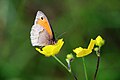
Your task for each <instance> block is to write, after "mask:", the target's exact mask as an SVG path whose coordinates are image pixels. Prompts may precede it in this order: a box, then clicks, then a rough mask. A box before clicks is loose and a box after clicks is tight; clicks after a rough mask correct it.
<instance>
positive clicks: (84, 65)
mask: <svg viewBox="0 0 120 80" xmlns="http://www.w3.org/2000/svg"><path fill="white" fill-rule="evenodd" d="M82 61H83V67H84V72H85V78H86V80H88V76H87V70H86V64H85V59H84V57H82Z"/></svg>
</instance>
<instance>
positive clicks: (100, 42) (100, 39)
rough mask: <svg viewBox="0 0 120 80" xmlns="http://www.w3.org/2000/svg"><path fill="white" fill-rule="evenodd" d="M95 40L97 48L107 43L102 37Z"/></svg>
mask: <svg viewBox="0 0 120 80" xmlns="http://www.w3.org/2000/svg"><path fill="white" fill-rule="evenodd" d="M95 40H96V43H95V44H96V46H99V47H101V46H102V45H104V43H105V41H104V40H103V39H102V37H101V36H98V37H97V38H96V39H95Z"/></svg>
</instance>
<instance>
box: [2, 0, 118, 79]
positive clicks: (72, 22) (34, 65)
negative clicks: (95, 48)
mask: <svg viewBox="0 0 120 80" xmlns="http://www.w3.org/2000/svg"><path fill="white" fill-rule="evenodd" d="M38 10H41V11H43V12H44V13H45V14H46V15H47V17H48V18H49V20H50V23H51V24H52V27H53V30H54V32H55V36H56V37H58V36H59V35H61V34H62V33H65V34H63V35H62V36H60V37H59V38H64V41H65V44H64V46H63V48H62V50H61V52H60V53H59V54H58V55H57V57H58V58H59V59H61V61H63V62H64V63H65V64H66V62H65V58H66V55H67V54H68V53H71V52H72V49H74V48H76V47H79V46H82V47H87V46H88V44H89V41H90V39H91V38H93V39H95V38H96V37H97V36H98V35H101V36H102V37H103V38H104V39H105V45H104V46H103V47H102V50H101V62H100V69H99V72H98V75H97V80H120V57H119V56H120V1H119V0H0V80H73V79H72V76H70V75H69V73H68V72H67V71H66V70H65V69H64V68H63V67H62V66H61V65H60V64H59V63H58V62H57V61H56V60H55V59H53V58H52V57H45V56H44V55H42V54H39V53H38V52H37V51H35V49H34V47H32V45H31V42H30V30H31V27H32V25H33V22H34V19H35V16H36V12H37V11H38ZM72 53H73V52H72ZM73 54H74V53H73ZM74 56H75V54H74ZM96 60H97V57H96V54H95V53H94V52H93V53H92V54H90V55H89V56H86V57H85V62H86V65H87V72H88V78H89V80H93V75H94V72H95V66H96ZM66 65H67V64H66ZM72 70H73V72H74V73H75V74H76V76H78V80H85V77H84V71H83V65H82V60H81V58H75V60H74V61H73V62H72Z"/></svg>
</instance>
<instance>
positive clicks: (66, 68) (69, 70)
mask: <svg viewBox="0 0 120 80" xmlns="http://www.w3.org/2000/svg"><path fill="white" fill-rule="evenodd" d="M53 57H54V58H55V59H56V60H57V61H58V62H59V63H60V64H61V65H62V66H63V67H64V68H65V69H67V71H68V72H69V73H71V70H69V69H68V68H67V66H65V64H64V63H63V62H61V61H60V60H59V59H58V58H57V57H56V56H53Z"/></svg>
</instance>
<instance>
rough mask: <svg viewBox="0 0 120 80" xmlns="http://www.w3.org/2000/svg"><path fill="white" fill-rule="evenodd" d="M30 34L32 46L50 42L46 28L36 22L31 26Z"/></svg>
mask: <svg viewBox="0 0 120 80" xmlns="http://www.w3.org/2000/svg"><path fill="white" fill-rule="evenodd" d="M30 34H31V36H30V38H31V43H32V46H45V45H49V44H50V43H51V42H50V40H49V39H50V37H49V35H48V33H47V32H46V30H45V29H44V28H43V27H41V26H40V25H38V24H35V25H33V26H32V28H31V32H30Z"/></svg>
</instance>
